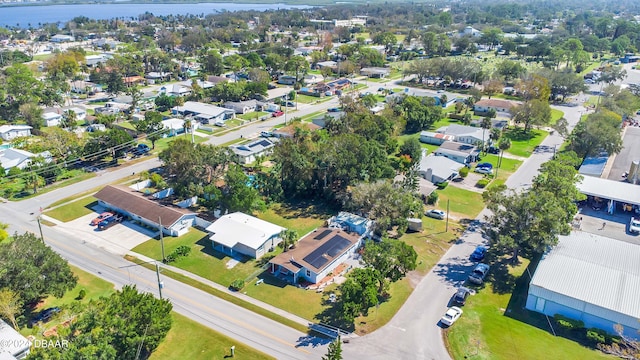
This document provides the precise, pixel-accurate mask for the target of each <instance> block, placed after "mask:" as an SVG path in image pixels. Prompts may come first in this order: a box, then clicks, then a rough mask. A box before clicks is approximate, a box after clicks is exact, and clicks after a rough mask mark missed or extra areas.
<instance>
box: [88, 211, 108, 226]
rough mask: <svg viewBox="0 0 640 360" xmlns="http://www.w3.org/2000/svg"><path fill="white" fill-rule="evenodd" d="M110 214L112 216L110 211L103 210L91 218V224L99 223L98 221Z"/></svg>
mask: <svg viewBox="0 0 640 360" xmlns="http://www.w3.org/2000/svg"><path fill="white" fill-rule="evenodd" d="M110 216H113V214H112V213H110V212H103V213H102V214H100V215H98V217H97V218H95V219H93V220H91V226H96V225H98V224H100V222H101V221H102V220H104V219H106V218H108V217H110Z"/></svg>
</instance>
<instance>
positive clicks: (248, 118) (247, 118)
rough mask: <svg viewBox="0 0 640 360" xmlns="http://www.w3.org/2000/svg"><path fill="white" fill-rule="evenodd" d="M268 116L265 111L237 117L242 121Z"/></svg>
mask: <svg viewBox="0 0 640 360" xmlns="http://www.w3.org/2000/svg"><path fill="white" fill-rule="evenodd" d="M267 114H269V113H268V112H266V111H253V112H250V113H246V114H242V115H238V118H240V119H243V120H249V121H251V120H255V119H257V118H259V117H260V116H264V115H267Z"/></svg>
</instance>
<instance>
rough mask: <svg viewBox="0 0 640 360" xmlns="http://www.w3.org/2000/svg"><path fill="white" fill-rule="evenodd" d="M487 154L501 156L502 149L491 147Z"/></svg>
mask: <svg viewBox="0 0 640 360" xmlns="http://www.w3.org/2000/svg"><path fill="white" fill-rule="evenodd" d="M487 152H488V153H489V154H500V149H499V148H497V147H495V146H489V148H488V149H487Z"/></svg>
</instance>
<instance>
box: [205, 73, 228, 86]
mask: <svg viewBox="0 0 640 360" xmlns="http://www.w3.org/2000/svg"><path fill="white" fill-rule="evenodd" d="M207 81H208V82H210V83H212V84H213V85H214V86H215V85H217V84H220V83H226V82H228V81H229V79H228V78H226V77H224V76H216V75H209V76H207Z"/></svg>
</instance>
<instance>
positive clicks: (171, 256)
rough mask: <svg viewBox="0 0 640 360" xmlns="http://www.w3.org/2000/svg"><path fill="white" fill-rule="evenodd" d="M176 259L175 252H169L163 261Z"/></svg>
mask: <svg viewBox="0 0 640 360" xmlns="http://www.w3.org/2000/svg"><path fill="white" fill-rule="evenodd" d="M176 260H177V257H176V254H175V253H171V254H169V255H167V256H166V257H165V258H164V263H165V264H169V263H172V262H174V261H176Z"/></svg>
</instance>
